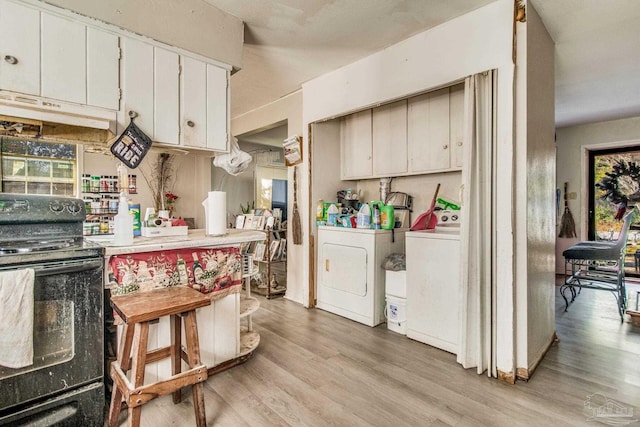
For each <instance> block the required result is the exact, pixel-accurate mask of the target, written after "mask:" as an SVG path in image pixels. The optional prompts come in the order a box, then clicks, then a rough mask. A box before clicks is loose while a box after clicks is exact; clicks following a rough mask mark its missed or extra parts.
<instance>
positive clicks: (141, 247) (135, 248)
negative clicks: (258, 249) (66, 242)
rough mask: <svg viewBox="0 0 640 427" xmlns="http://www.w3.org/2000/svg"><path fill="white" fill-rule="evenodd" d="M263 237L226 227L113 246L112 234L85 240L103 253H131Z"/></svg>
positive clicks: (263, 235)
mask: <svg viewBox="0 0 640 427" xmlns="http://www.w3.org/2000/svg"><path fill="white" fill-rule="evenodd" d="M264 239H265V233H264V232H263V231H258V230H236V229H228V230H227V234H225V235H224V236H206V235H205V233H204V229H195V230H189V233H188V234H187V235H186V236H166V237H141V236H140V237H134V238H133V245H131V246H113V236H112V235H111V236H85V240H88V241H91V242H94V243H97V244H99V245H101V246H102V247H104V255H105V256H111V255H120V254H133V253H138V252H154V251H162V250H169V249H182V248H198V247H201V248H208V247H216V246H218V247H221V246H233V245H237V244H240V243H244V242H252V241H260V240H264Z"/></svg>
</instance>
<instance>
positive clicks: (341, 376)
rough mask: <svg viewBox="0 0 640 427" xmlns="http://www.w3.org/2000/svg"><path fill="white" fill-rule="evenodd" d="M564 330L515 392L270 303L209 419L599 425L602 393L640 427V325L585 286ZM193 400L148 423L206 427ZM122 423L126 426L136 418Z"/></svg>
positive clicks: (149, 409) (394, 340) (419, 347)
mask: <svg viewBox="0 0 640 427" xmlns="http://www.w3.org/2000/svg"><path fill="white" fill-rule="evenodd" d="M629 288H630V290H634V289H637V290H640V286H638V285H630V286H629ZM556 289H557V288H556ZM633 295H634V298H635V292H633ZM632 302H633V304H634V305H635V299H634V300H633V301H632ZM556 323H557V332H558V337H559V342H558V343H556V344H554V345H553V346H552V347H551V349H550V351H549V352H548V353H547V355H546V357H545V358H544V359H543V361H542V363H541V364H540V366H539V367H538V368H537V369H536V371H535V373H534V374H533V376H532V378H531V379H530V380H529V381H528V382H518V383H516V385H508V384H504V383H502V382H499V381H497V380H495V379H490V378H487V377H486V376H485V375H477V374H476V373H475V371H474V370H465V369H463V368H462V367H461V366H460V365H458V364H457V363H456V361H455V356H454V355H452V354H449V353H446V352H444V351H440V350H438V349H435V348H433V347H429V346H427V345H424V344H421V343H418V342H416V341H412V340H410V339H407V338H406V337H404V336H401V335H398V334H395V333H393V332H390V331H388V330H387V328H386V326H385V325H380V326H378V327H376V328H369V327H367V326H364V325H361V324H359V323H356V322H352V321H350V320H347V319H344V318H342V317H339V316H336V315H333V314H330V313H327V312H324V311H322V310H317V309H312V310H307V309H304V308H303V307H301V306H300V305H298V304H296V303H293V302H290V301H287V300H284V299H273V300H266V299H261V308H260V309H259V310H258V311H257V312H256V313H255V315H254V328H255V330H256V331H258V332H259V333H260V335H261V342H260V346H259V347H258V349H257V350H256V352H255V353H254V355H253V357H252V358H251V359H250V360H249V361H247V362H246V363H244V364H242V365H239V366H237V367H234V368H232V369H230V370H228V371H225V372H223V373H220V374H218V375H215V376H213V377H211V378H209V379H208V380H207V382H206V383H205V387H204V394H205V405H206V412H207V422H208V425H210V426H212V425H216V426H233V427H236V426H479V425H486V426H549V425H553V426H554V427H555V426H564V425H574V426H578V425H587V424H593V422H588V421H587V419H588V417H589V415H590V413H588V411H585V401H586V400H587V399H588V397H589V396H591V395H593V394H594V393H601V394H602V395H604V396H606V397H607V398H610V399H614V400H616V401H617V402H619V403H621V404H622V405H623V406H624V407H626V408H629V409H632V410H633V412H634V414H635V417H634V418H635V419H640V328H638V327H633V326H632V325H631V324H630V323H629V322H628V320H627V321H625V323H621V322H620V319H619V317H618V314H617V310H616V305H615V301H614V298H613V296H612V295H611V294H610V293H608V292H603V291H593V290H588V289H584V290H583V291H582V293H581V294H580V295H579V297H578V298H577V300H576V302H575V303H574V304H572V305H571V306H570V307H569V311H567V312H564V301H563V300H562V298H561V297H560V296H559V294H557V296H556ZM184 396H188V398H186V399H184V401H183V402H181V403H180V404H178V405H174V404H173V403H172V400H171V396H163V397H161V398H159V399H156V400H155V401H153V402H151V403H149V404H147V405H145V406H144V407H143V410H142V425H143V426H150V427H162V426H180V427H181V426H192V425H195V417H194V411H193V406H192V404H191V392H190V389H185V392H184ZM587 409H588V408H587ZM123 415H126V411H124V413H123ZM122 421H123V422H122V425H125V417H124V416H123V417H122ZM631 425H640V423H638V422H635V423H633V424H631Z"/></svg>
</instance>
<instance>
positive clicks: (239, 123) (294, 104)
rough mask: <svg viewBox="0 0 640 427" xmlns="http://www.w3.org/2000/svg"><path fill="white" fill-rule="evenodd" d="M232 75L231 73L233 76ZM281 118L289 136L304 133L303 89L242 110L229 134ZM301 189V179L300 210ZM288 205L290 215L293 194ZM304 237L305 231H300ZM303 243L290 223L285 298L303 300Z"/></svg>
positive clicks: (290, 180) (290, 171) (290, 174)
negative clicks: (296, 239) (296, 240)
mask: <svg viewBox="0 0 640 427" xmlns="http://www.w3.org/2000/svg"><path fill="white" fill-rule="evenodd" d="M232 78H233V77H232ZM283 120H286V121H287V128H288V130H287V134H288V136H293V135H299V136H300V137H302V136H303V134H304V132H303V127H302V91H297V92H294V93H292V94H290V95H287V96H285V97H283V98H280V99H279V100H277V101H274V102H272V103H271V104H267V105H265V106H263V107H261V108H258V109H256V110H253V111H251V112H249V113H246V114H242V115H240V116H237V117H233V118H232V119H231V134H232V135H242V134H244V133H247V132H251V131H254V130H257V129H262V128H267V127H269V126H271V125H273V124H274V123H281V122H282V121H283ZM303 155H304V157H305V161H307V159H308V156H309V154H308V152H304V153H303ZM287 169H288V170H287V173H288V187H289V188H288V190H287V192H288V194H289V195H290V196H291V195H292V194H293V168H292V167H289V168H287ZM301 173H302V168H301V167H300V166H298V178H299V179H300V175H301ZM303 190H304V189H303V188H301V184H300V181H299V182H298V206H299V208H300V209H301V210H303V209H307V210H308V208H305V205H304V203H301V201H302V200H303V199H302V198H301V193H302V191H303ZM288 203H289V206H288V207H287V211H288V212H289V215H291V214H292V213H293V197H289V202H288ZM303 237H304V235H303ZM302 249H303V246H300V245H294V244H293V241H292V234H291V227H289V228H288V231H287V293H286V294H285V298H287V299H290V300H293V301H296V302H299V303H302V301H303V293H304V292H305V289H304V288H303V282H302V276H303V271H302V269H303V268H304V266H303V259H302V257H303V256H304V255H305V254H304V252H303V250H302Z"/></svg>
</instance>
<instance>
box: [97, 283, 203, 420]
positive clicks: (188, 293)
mask: <svg viewBox="0 0 640 427" xmlns="http://www.w3.org/2000/svg"><path fill="white" fill-rule="evenodd" d="M111 303H112V305H113V308H114V310H115V311H116V312H117V313H118V314H119V315H120V317H121V318H122V320H123V321H124V331H123V334H122V340H121V342H120V348H119V349H118V360H117V361H115V362H113V363H112V364H111V378H112V379H113V393H112V394H111V406H110V408H109V426H110V427H115V426H116V425H117V424H118V417H119V415H120V408H121V405H122V399H123V398H124V402H125V403H126V405H127V407H128V411H129V419H128V420H129V423H128V425H129V426H139V425H140V414H141V412H142V405H144V404H145V403H147V402H149V401H150V400H152V399H155V398H156V397H159V396H163V395H166V394H169V393H173V402H174V403H178V402H180V397H181V396H180V388H181V387H185V386H187V385H190V384H193V386H192V391H193V406H194V410H195V415H196V423H197V425H198V426H199V427H200V426H206V425H207V421H206V418H205V410H204V394H203V389H202V381H205V380H206V379H207V367H206V366H205V365H203V364H202V363H201V362H200V347H199V344H198V326H197V324H196V311H195V310H196V309H197V308H200V307H205V306H207V305H210V304H211V301H210V300H209V298H208V297H207V296H205V295H203V294H201V293H200V292H198V291H195V290H193V289H191V288H187V287H182V286H177V287H170V288H160V289H154V290H152V291H149V292H144V293H135V294H130V295H121V296H114V297H112V298H111ZM162 316H171V318H170V323H171V345H170V346H168V347H163V348H159V349H155V350H152V351H150V352H147V341H148V337H149V323H151V321H153V320H155V319H158V318H160V317H162ZM180 316H182V317H184V328H185V338H186V347H187V349H186V353H185V352H184V351H182V345H181V320H180ZM167 357H171V369H172V371H171V372H172V374H173V376H172V377H170V378H168V379H166V380H162V381H158V382H155V383H152V384H148V385H144V367H145V364H147V363H151V362H155V361H157V360H161V359H164V358H167ZM182 360H184V361H185V362H187V364H188V365H189V370H187V371H185V372H181V361H182ZM129 369H131V380H129V379H128V378H127V371H128V370H129Z"/></svg>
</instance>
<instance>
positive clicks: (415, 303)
mask: <svg viewBox="0 0 640 427" xmlns="http://www.w3.org/2000/svg"><path fill="white" fill-rule="evenodd" d="M405 239H406V240H405V241H406V251H407V252H406V257H407V336H408V337H409V338H412V339H415V340H417V341H420V342H423V343H425V344H429V345H432V346H434V347H438V348H441V349H443V350H446V351H448V352H451V353H457V351H458V328H459V325H460V321H459V319H458V314H459V310H460V309H459V304H460V289H459V287H460V286H459V283H460V282H459V274H460V241H459V240H453V239H435V238H433V239H431V238H424V237H413V236H412V233H407V234H406V235H405Z"/></svg>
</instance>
